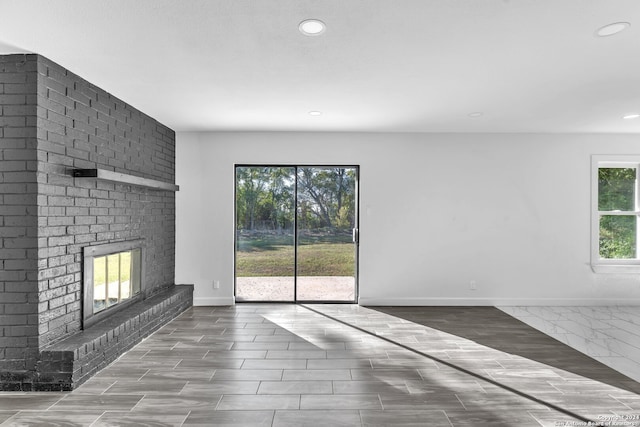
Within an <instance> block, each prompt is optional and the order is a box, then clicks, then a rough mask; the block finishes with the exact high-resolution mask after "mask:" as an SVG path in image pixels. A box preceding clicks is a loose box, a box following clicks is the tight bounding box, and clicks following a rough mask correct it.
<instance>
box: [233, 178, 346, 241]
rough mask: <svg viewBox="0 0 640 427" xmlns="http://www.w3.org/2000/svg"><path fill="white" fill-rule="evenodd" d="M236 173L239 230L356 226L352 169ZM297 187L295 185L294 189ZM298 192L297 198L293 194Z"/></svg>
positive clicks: (237, 226) (341, 228) (340, 228)
mask: <svg viewBox="0 0 640 427" xmlns="http://www.w3.org/2000/svg"><path fill="white" fill-rule="evenodd" d="M297 170H298V174H297V176H296V174H295V171H296V168H293V167H254V166H250V167H238V168H236V228H237V229H238V230H263V231H264V230H292V229H293V224H294V222H295V220H296V218H295V217H294V215H296V209H295V207H294V203H295V201H296V198H297V201H298V217H297V223H298V228H301V229H308V230H313V229H318V228H330V229H337V230H347V229H351V228H353V227H354V225H355V197H356V195H355V180H356V171H355V169H354V168H317V167H303V168H298V169H297ZM296 183H297V186H296ZM296 188H297V194H296V193H295V191H296Z"/></svg>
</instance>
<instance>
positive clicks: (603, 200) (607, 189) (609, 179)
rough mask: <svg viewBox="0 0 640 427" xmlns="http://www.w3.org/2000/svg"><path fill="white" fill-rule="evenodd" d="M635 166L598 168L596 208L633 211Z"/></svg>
mask: <svg viewBox="0 0 640 427" xmlns="http://www.w3.org/2000/svg"><path fill="white" fill-rule="evenodd" d="M635 189H636V168H599V169H598V210H600V211H634V210H635V200H636V193H635Z"/></svg>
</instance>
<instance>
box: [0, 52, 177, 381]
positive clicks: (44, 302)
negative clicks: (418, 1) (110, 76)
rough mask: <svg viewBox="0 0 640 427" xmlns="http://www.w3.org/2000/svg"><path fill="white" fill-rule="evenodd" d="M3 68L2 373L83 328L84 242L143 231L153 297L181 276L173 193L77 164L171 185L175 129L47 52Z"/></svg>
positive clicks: (24, 365)
mask: <svg viewBox="0 0 640 427" xmlns="http://www.w3.org/2000/svg"><path fill="white" fill-rule="evenodd" d="M0 67H1V68H0V69H1V70H2V72H1V73H0V137H1V138H2V152H1V153H0V202H1V203H0V205H1V208H0V209H1V210H0V226H1V228H0V230H2V234H1V235H0V263H1V266H2V273H0V274H1V276H0V316H1V318H0V331H1V333H0V340H2V344H3V345H0V372H3V371H6V370H8V368H12V369H9V370H12V371H15V369H13V368H16V367H18V366H20V367H21V369H24V370H29V369H32V368H33V366H34V364H35V363H36V359H37V357H38V356H37V355H38V354H39V351H41V350H42V349H44V348H46V347H47V346H50V345H53V344H55V343H57V342H59V341H61V340H63V339H65V338H67V337H70V336H72V335H74V334H76V333H78V332H79V331H80V330H81V322H82V313H81V307H82V269H81V264H82V248H83V247H85V246H90V245H99V244H102V243H113V242H117V241H124V240H133V239H144V240H145V244H146V248H147V249H146V259H145V268H146V280H145V286H146V293H147V295H149V296H151V295H154V294H156V293H160V292H162V291H164V290H167V289H168V288H170V287H171V286H173V284H174V267H175V259H174V248H175V196H174V193H173V192H167V191H159V190H153V189H149V188H144V187H139V186H132V185H122V184H115V183H111V182H105V181H96V180H92V179H86V178H85V179H81V178H73V177H72V176H71V169H73V168H101V169H107V170H110V171H114V172H121V173H126V174H129V175H136V176H140V177H144V178H150V179H155V180H160V181H164V182H169V183H173V182H174V180H175V133H174V132H173V131H172V130H171V129H169V128H167V127H166V126H163V125H162V124H160V123H158V122H157V121H156V120H154V119H152V118H150V117H149V116H147V115H145V114H143V113H141V112H140V111H138V110H136V109H135V108H133V107H131V106H130V105H128V104H126V103H125V102H123V101H121V100H120V99H118V98H116V97H114V96H112V95H110V94H109V93H107V92H105V91H104V90H102V89H100V88H98V87H96V86H94V85H92V84H91V83H89V82H87V81H86V80H84V79H82V78H80V77H78V76H77V75H75V74H73V73H71V72H70V71H68V70H66V69H64V68H63V67H61V66H59V65H58V64H56V63H54V62H52V61H50V60H48V59H47V58H44V57H42V56H40V55H35V54H33V55H32V54H29V55H6V56H0ZM0 375H2V374H1V373H0ZM12 375H15V373H14V374H12Z"/></svg>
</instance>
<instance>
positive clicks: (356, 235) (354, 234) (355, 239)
mask: <svg viewBox="0 0 640 427" xmlns="http://www.w3.org/2000/svg"><path fill="white" fill-rule="evenodd" d="M351 237H352V239H353V243H356V244H357V243H358V242H359V240H360V230H358V229H357V228H354V229H353V230H352V236H351Z"/></svg>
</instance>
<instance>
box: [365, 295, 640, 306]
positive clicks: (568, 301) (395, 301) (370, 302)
mask: <svg viewBox="0 0 640 427" xmlns="http://www.w3.org/2000/svg"><path fill="white" fill-rule="evenodd" d="M358 304H359V305H364V306H384V305H386V306H390V305H392V306H503V307H509V306H559V307H560V306H570V307H571V306H573V307H583V306H603V305H604V306H612V305H633V306H636V305H640V298H623V299H618V298H366V297H364V298H363V297H360V298H359V300H358Z"/></svg>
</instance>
